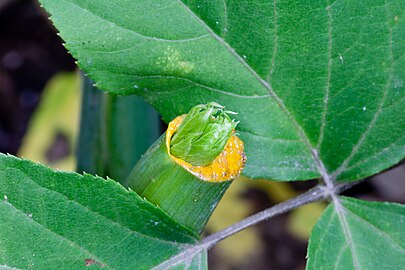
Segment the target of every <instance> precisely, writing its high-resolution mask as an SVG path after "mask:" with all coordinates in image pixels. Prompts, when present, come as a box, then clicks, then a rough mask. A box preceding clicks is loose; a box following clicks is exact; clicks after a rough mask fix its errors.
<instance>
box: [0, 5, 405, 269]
mask: <svg viewBox="0 0 405 270" xmlns="http://www.w3.org/2000/svg"><path fill="white" fill-rule="evenodd" d="M43 4H44V5H45V7H46V8H47V10H48V11H49V12H50V13H51V14H52V15H53V21H54V23H55V25H56V26H57V27H58V29H59V30H60V31H61V35H62V37H63V38H64V39H65V41H66V42H67V43H66V46H67V47H68V49H69V50H70V51H71V52H72V54H73V55H74V56H75V57H76V58H78V60H79V65H80V66H81V67H82V68H83V69H84V70H85V71H86V72H87V73H89V76H90V77H92V78H93V79H94V80H95V81H96V82H97V86H98V87H100V88H102V89H105V90H108V91H109V92H111V93H116V94H124V93H125V94H130V93H135V94H138V95H142V96H143V97H144V98H145V99H146V100H147V101H148V102H150V103H152V104H153V105H154V106H155V107H156V108H157V109H158V110H159V112H160V113H161V114H162V115H163V116H164V119H165V120H169V119H171V118H173V117H174V116H175V115H178V114H181V113H184V112H186V111H187V110H188V109H189V108H190V107H192V106H193V105H195V104H197V103H204V102H208V101H211V100H215V101H217V102H219V103H222V104H225V105H226V106H227V108H229V109H230V110H235V111H239V112H240V113H239V119H238V120H240V121H241V123H240V125H239V127H238V128H239V133H240V134H241V136H242V138H243V139H244V140H245V142H246V147H247V155H248V164H247V168H246V170H245V174H246V175H248V176H251V177H265V178H269V179H277V180H305V179H310V178H317V177H320V178H321V179H322V181H321V184H320V186H319V187H318V188H316V189H314V190H311V191H309V192H308V193H307V194H306V195H303V196H302V197H298V198H297V199H294V200H292V201H290V202H287V203H285V204H282V205H280V206H277V207H275V208H272V209H269V210H268V211H266V212H264V213H262V214H259V215H257V216H253V217H252V218H250V219H248V220H246V221H245V222H242V223H241V224H237V225H235V226H233V227H231V228H230V229H229V230H226V231H224V232H220V233H218V234H214V235H213V236H210V237H208V238H206V239H205V240H202V242H201V243H197V244H193V245H191V246H186V247H184V246H181V247H177V246H176V247H173V250H171V252H170V253H165V254H163V253H162V254H159V255H160V256H159V258H160V259H162V260H163V261H159V262H158V261H157V260H156V259H155V261H154V260H152V259H150V261H148V262H145V264H144V265H143V266H144V267H145V268H148V267H149V266H150V265H158V264H159V263H163V265H168V266H170V265H171V266H173V265H176V264H183V265H187V264H192V265H198V263H199V262H200V259H202V258H203V257H204V255H200V254H201V253H200V251H204V250H206V249H207V248H209V247H210V246H211V245H212V244H214V243H216V242H217V241H218V240H220V239H222V238H223V237H225V236H227V235H230V234H232V233H234V232H236V231H238V230H240V229H242V228H244V227H245V226H248V225H250V224H254V223H257V222H258V221H259V220H261V219H264V218H268V217H270V216H272V215H275V214H278V213H280V212H283V211H286V210H289V209H291V208H293V207H296V206H298V205H301V204H304V203H308V202H311V201H314V200H318V199H323V198H330V199H331V200H332V202H333V203H332V204H331V205H330V206H329V208H328V209H327V210H326V212H325V213H324V215H323V217H322V218H321V220H320V221H319V223H318V225H317V226H316V228H315V230H314V231H313V235H312V237H311V241H310V246H309V262H308V265H307V267H308V268H309V269H317V266H318V267H319V265H322V266H323V267H325V268H327V269H329V268H330V269H334V268H342V269H350V268H354V269H380V268H381V267H382V266H387V265H392V267H394V266H396V265H401V263H402V264H403V260H404V256H403V250H404V247H403V244H402V243H403V237H404V235H403V232H402V231H403V230H401V228H403V227H401V226H403V215H404V210H403V209H404V208H403V207H402V206H399V205H394V204H381V203H366V202H361V201H358V200H351V199H346V198H341V197H338V196H337V195H336V194H337V193H339V192H340V189H343V188H346V187H347V185H344V184H339V183H343V182H350V181H354V180H358V179H361V178H364V177H367V176H370V175H373V174H375V173H377V172H379V171H381V170H383V169H385V168H387V167H389V166H391V165H393V164H395V163H397V162H398V161H399V160H400V159H401V158H403V156H404V149H405V148H404V130H405V129H404V126H405V123H404V117H402V116H403V113H402V110H401V109H402V108H403V95H404V91H403V78H404V74H403V71H402V70H403V61H404V60H403V57H402V56H403V53H404V52H403V47H402V46H401V44H402V43H403V39H404V27H403V21H402V20H401V18H402V17H403V16H402V14H403V10H404V6H403V4H402V3H401V2H400V1H389V2H384V1H363V2H361V3H360V2H358V3H357V2H356V3H346V2H343V1H335V2H333V3H327V2H322V3H311V4H310V5H305V3H301V2H292V1H291V2H290V1H289V2H281V3H279V2H272V3H266V4H263V5H259V4H260V3H256V2H253V1H252V2H247V3H243V4H242V3H234V4H232V3H225V5H224V3H222V2H221V3H216V2H215V3H211V4H207V3H196V2H192V3H191V2H190V3H189V2H180V1H162V2H159V3H155V2H151V3H148V2H138V3H132V2H131V1H122V3H121V4H122V5H120V6H118V5H117V3H116V2H114V3H110V2H107V1H80V2H79V1H50V0H49V1H43ZM128 10H131V16H125V15H123V14H127V11H128ZM107 11H108V12H107ZM174 14H175V16H174ZM246 14H251V15H250V16H254V19H252V17H250V16H246ZM72 18H75V20H72ZM252 29H254V31H252ZM2 160H4V161H2V164H5V165H4V170H3V171H5V172H8V171H7V170H11V169H13V168H16V167H17V168H20V167H26V166H29V164H28V163H27V162H23V161H18V160H14V159H12V158H6V157H4V158H2ZM20 170H23V169H22V168H21V169H20ZM41 170H44V169H41V168H40V167H35V166H34V167H32V171H28V172H27V173H26V174H27V175H31V176H30V177H29V178H30V179H34V178H35V173H34V172H33V171H41ZM32 174H34V176H32ZM9 175H12V174H11V173H9V174H5V175H4V179H9V178H10V176H9ZM58 177H60V178H62V176H58ZM71 177H72V178H73V176H71ZM2 179H3V178H2ZM10 181H11V180H10ZM38 181H39V180H38ZM11 182H13V181H11ZM50 182H51V180H50ZM72 182H73V181H72ZM58 183H59V181H58ZM78 183H80V181H78ZM105 185H106V187H108V185H112V184H108V185H107V184H105ZM10 186H12V183H9V184H8V185H6V186H5V187H3V189H2V191H4V193H5V194H7V193H10V194H18V193H15V192H17V191H14V190H13V191H12V192H11V190H10V189H11V188H12V187H10ZM43 186H46V185H43ZM51 186H52V185H51ZM46 187H47V188H48V189H49V186H46ZM74 188H79V186H76V187H75V186H73V187H69V188H67V189H66V191H65V192H66V193H69V192H71V191H72V190H70V189H74ZM63 190H65V189H63ZM80 190H83V188H82V187H80ZM101 190H103V189H101ZM58 192H59V190H58ZM84 192H87V189H85V191H84ZM88 192H90V191H88ZM105 192H106V193H107V192H108V193H109V192H110V191H108V188H106V189H105ZM72 193H73V195H74V196H73V195H68V194H65V196H66V197H67V198H69V199H70V200H73V201H80V200H79V198H77V196H79V195H80V194H76V193H75V192H72ZM111 194H113V193H111ZM23 195H25V194H21V198H20V200H21V202H20V203H18V200H17V199H15V200H16V201H13V200H12V199H10V200H9V199H8V197H7V199H6V200H5V202H7V203H8V204H7V203H5V204H4V205H5V206H4V207H6V206H9V207H11V206H12V205H14V206H15V205H17V206H19V209H20V211H22V210H21V209H25V211H23V212H28V211H29V210H31V208H30V207H29V206H28V205H25V203H26V202H25V200H24V199H23V198H25V196H23ZM90 195H91V194H87V195H86V196H84V197H87V196H90ZM44 196H45V194H38V199H37V200H40V198H44ZM72 196H73V197H72ZM5 198H6V197H5ZM72 198H73V199H72ZM112 200H113V199H112ZM61 203H62V202H61ZM65 203H67V201H65ZM80 203H81V204H82V205H83V204H84V205H86V204H85V203H84V202H82V201H80ZM93 203H95V202H92V203H91V204H93ZM132 203H133V204H135V205H136V204H138V201H136V200H134V201H132ZM135 205H131V207H135V208H136V206H135ZM86 206H87V205H86ZM24 207H27V208H24ZM31 207H32V206H31ZM94 207H95V206H94V205H92V206H87V208H88V209H92V210H93V208H94ZM12 209H13V208H10V209H8V208H7V211H10V212H12ZM149 210H150V212H151V213H153V212H154V211H155V210H151V209H149ZM40 212H41V213H43V212H46V211H45V210H44V209H42V210H40ZM377 213H378V214H377ZM381 213H383V215H384V220H381V219H380V218H379V217H380V216H381ZM39 214H40V213H39ZM9 216H11V215H10V213H9ZM14 216H15V217H17V216H16V215H14ZM36 216H37V215H36V213H33V215H32V217H33V218H34V219H35V220H36V221H37V222H39V223H41V222H42V223H43V224H44V223H46V222H45V221H44V220H41V218H38V219H37V218H36ZM104 216H106V217H107V218H109V220H113V221H114V219H113V218H112V217H110V216H108V214H104ZM18 217H20V216H18ZM20 218H22V217H20ZM121 218H124V217H120V219H121ZM51 221H52V220H49V221H48V222H50V223H52V222H51ZM11 224H12V221H10V228H12V227H11ZM46 224H48V223H46ZM48 225H49V224H48ZM51 225H52V224H51ZM53 225H55V224H53ZM49 226H50V225H49ZM56 228H58V229H61V228H59V227H56ZM28 229H30V230H33V228H28ZM28 229H27V230H28ZM131 229H133V230H135V231H137V230H139V228H137V227H133V228H131ZM50 230H51V229H50ZM22 231H23V230H22ZM51 231H52V230H51ZM178 231H179V232H181V229H179V230H178ZM360 232H361V233H360ZM71 233H72V234H74V232H71ZM148 233H149V234H151V235H155V234H156V231H153V230H152V229H151V232H148ZM57 234H58V235H63V237H65V239H68V240H70V241H73V242H74V243H80V244H81V245H90V244H91V246H90V247H89V246H86V249H91V250H93V252H94V254H101V255H105V254H104V253H103V252H102V251H103V250H102V249H98V247H95V246H92V245H93V244H92V243H93V242H92V241H94V240H91V241H90V239H87V242H86V239H77V238H75V237H73V236H72V235H70V234H64V232H63V231H62V232H57ZM176 237H179V236H175V239H177V238H176ZM72 239H73V240H72ZM122 239H124V238H122ZM122 239H121V240H122ZM370 239H373V241H370ZM11 240H12V239H10V241H11ZM374 240H375V241H378V243H380V244H381V249H378V250H375V252H376V254H372V255H370V248H369V247H370V244H373V243H374V242H375V241H374ZM81 241H83V242H81ZM184 241H185V242H187V241H186V240H184ZM158 242H159V241H158ZM159 243H160V244H161V241H160V242H159ZM331 243H332V244H331ZM162 250H163V248H162ZM381 250H385V251H387V254H383V253H382V252H381ZM388 250H389V252H388ZM104 251H105V250H104ZM114 252H115V253H117V254H118V253H119V252H121V250H119V249H118V248H117V249H116V250H114ZM177 253H179V254H180V255H176V256H175V257H171V256H172V255H174V254H177ZM92 254H93V253H92ZM155 254H156V253H155ZM193 255H195V257H193ZM99 256H100V255H99ZM121 256H124V255H122V253H121ZM156 256H157V255H156ZM329 256H331V257H329ZM96 257H97V258H98V256H96ZM135 258H136V256H135V257H132V258H131V260H132V259H135ZM166 258H167V260H166ZM169 258H172V259H169ZM16 259H17V258H16ZM20 259H21V258H20ZM92 259H93V260H95V261H96V262H99V261H101V262H99V263H100V264H102V265H104V266H106V265H107V266H109V267H111V268H114V267H118V268H119V267H120V266H119V265H118V264H117V265H114V263H117V262H116V261H114V260H113V259H112V258H109V259H107V258H106V259H107V261H109V263H104V259H100V260H98V259H97V260H96V259H94V258H92ZM136 262H137V263H139V262H140V261H139V260H138V261H136ZM4 263H5V264H8V262H4ZM134 263H135V262H134ZM148 263H149V264H148ZM9 264H14V261H13V260H10V261H9ZM93 264H95V265H99V264H96V263H93ZM110 264H111V265H110ZM128 265H129V264H128ZM128 265H126V266H128ZM393 269H395V268H393Z"/></svg>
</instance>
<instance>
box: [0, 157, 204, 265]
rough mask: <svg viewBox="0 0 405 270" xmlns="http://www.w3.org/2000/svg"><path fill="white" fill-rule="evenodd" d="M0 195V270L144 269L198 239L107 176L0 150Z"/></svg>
mask: <svg viewBox="0 0 405 270" xmlns="http://www.w3.org/2000/svg"><path fill="white" fill-rule="evenodd" d="M0 194H1V198H2V199H1V200H0V268H1V269H10V268H11V269H88V268H87V267H86V264H87V265H93V266H94V267H95V268H96V269H99V268H103V269H150V268H152V267H154V266H157V265H159V264H160V263H162V262H164V261H165V260H167V259H169V258H171V257H172V256H173V255H175V254H177V253H178V252H180V251H182V250H183V249H186V248H188V247H190V245H191V244H193V243H195V242H196V241H197V238H198V237H197V236H196V235H195V234H194V233H192V232H190V231H188V230H187V229H186V228H184V227H182V226H180V225H179V224H177V223H175V222H174V221H173V220H172V219H171V218H170V217H168V216H167V215H166V214H165V213H164V212H163V211H162V210H160V209H159V208H157V207H156V206H154V205H152V204H151V203H149V202H147V201H145V200H144V199H142V198H140V197H139V196H138V195H137V194H136V193H134V192H133V191H128V190H126V189H124V188H123V187H122V186H120V185H119V184H117V183H116V182H115V181H113V180H104V179H101V178H99V177H94V176H91V175H88V174H86V175H84V176H82V175H79V174H76V173H67V172H60V171H53V170H51V169H48V168H46V167H44V166H41V165H38V164H35V163H33V162H30V161H26V160H20V159H18V158H15V157H12V156H5V155H3V154H0ZM188 259H189V260H190V261H187V262H183V264H187V263H191V262H192V263H194V264H195V265H198V264H201V265H205V264H206V262H205V261H206V255H205V253H203V254H201V253H200V255H198V254H197V255H196V257H195V258H188Z"/></svg>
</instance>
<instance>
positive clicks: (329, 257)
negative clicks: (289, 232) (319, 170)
mask: <svg viewBox="0 0 405 270" xmlns="http://www.w3.org/2000/svg"><path fill="white" fill-rule="evenodd" d="M404 228H405V206H404V205H400V204H395V203H381V202H366V201H362V200H357V199H351V198H346V197H341V198H340V199H338V200H337V201H335V203H333V204H331V205H330V206H329V207H328V208H327V209H326V211H325V213H324V214H323V216H322V217H321V219H320V220H319V221H318V223H317V224H316V226H315V228H314V230H313V231H312V235H311V238H310V242H309V248H308V263H307V269H342V270H343V269H344V270H349V269H356V270H360V269H364V270H366V269H367V270H373V269H376V270H380V269H393V270H396V269H399V268H401V266H403V265H405V230H404Z"/></svg>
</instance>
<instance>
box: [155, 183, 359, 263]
mask: <svg viewBox="0 0 405 270" xmlns="http://www.w3.org/2000/svg"><path fill="white" fill-rule="evenodd" d="M359 182H360V181H358V182H351V183H341V184H337V185H335V187H334V188H333V192H331V190H330V187H326V186H324V185H318V186H316V187H314V188H312V189H310V190H308V191H307V192H305V193H303V194H301V195H299V196H297V197H295V198H292V199H290V200H288V201H285V202H282V203H279V204H276V205H274V206H273V207H270V208H268V209H266V210H263V211H261V212H259V213H256V214H254V215H252V216H250V217H247V218H245V219H243V220H241V221H239V222H237V223H235V224H233V225H231V226H229V227H227V228H225V229H224V230H222V231H219V232H216V233H213V234H211V235H209V236H207V237H206V238H204V239H203V240H202V241H201V242H200V243H198V244H196V245H192V246H189V247H187V248H185V249H184V250H183V251H182V252H180V253H179V254H177V255H175V256H173V257H171V258H170V259H168V260H167V261H165V262H163V263H162V264H160V265H158V266H156V267H155V268H154V269H169V268H170V267H172V266H175V265H178V264H181V263H183V262H185V261H188V260H190V259H191V258H192V257H193V256H195V255H196V254H198V253H199V252H201V251H203V250H208V249H210V248H211V247H212V246H214V245H215V244H217V243H218V242H220V241H222V240H224V239H225V238H227V237H229V236H231V235H234V234H236V233H238V232H240V231H242V230H244V229H246V228H248V227H250V226H252V225H255V224H257V223H259V222H261V221H264V220H267V219H270V218H272V217H274V216H277V215H280V214H283V213H286V212H288V211H290V210H292V209H294V208H297V207H299V206H302V205H305V204H309V203H312V202H316V201H321V200H325V199H328V198H330V197H331V196H332V195H335V196H336V194H338V193H340V192H343V191H344V190H346V189H348V188H350V187H352V186H354V185H356V184H358V183H359Z"/></svg>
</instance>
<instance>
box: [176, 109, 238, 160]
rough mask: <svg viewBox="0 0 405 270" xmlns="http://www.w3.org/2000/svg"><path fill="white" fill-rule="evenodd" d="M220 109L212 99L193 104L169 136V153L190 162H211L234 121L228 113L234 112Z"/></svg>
mask: <svg viewBox="0 0 405 270" xmlns="http://www.w3.org/2000/svg"><path fill="white" fill-rule="evenodd" d="M223 109H224V107H223V106H221V105H219V104H217V103H214V102H211V103H208V104H202V105H197V106H195V107H193V108H192V109H191V110H190V112H189V113H188V114H187V116H186V118H185V119H184V121H183V122H182V124H181V125H180V127H179V129H178V131H177V132H176V133H175V134H174V136H173V138H172V140H171V144H170V152H171V154H172V155H173V156H175V157H177V158H181V159H182V160H184V161H187V162H188V163H190V164H192V165H197V166H206V165H209V164H211V163H212V162H213V161H214V159H215V158H216V157H217V156H218V155H219V154H220V153H221V152H222V150H223V149H224V147H225V145H226V143H227V141H228V139H229V138H230V137H231V135H232V131H233V130H234V129H235V127H236V125H237V124H238V122H235V121H234V120H232V119H231V118H230V117H229V115H228V114H235V113H234V112H230V111H224V110H223Z"/></svg>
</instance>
